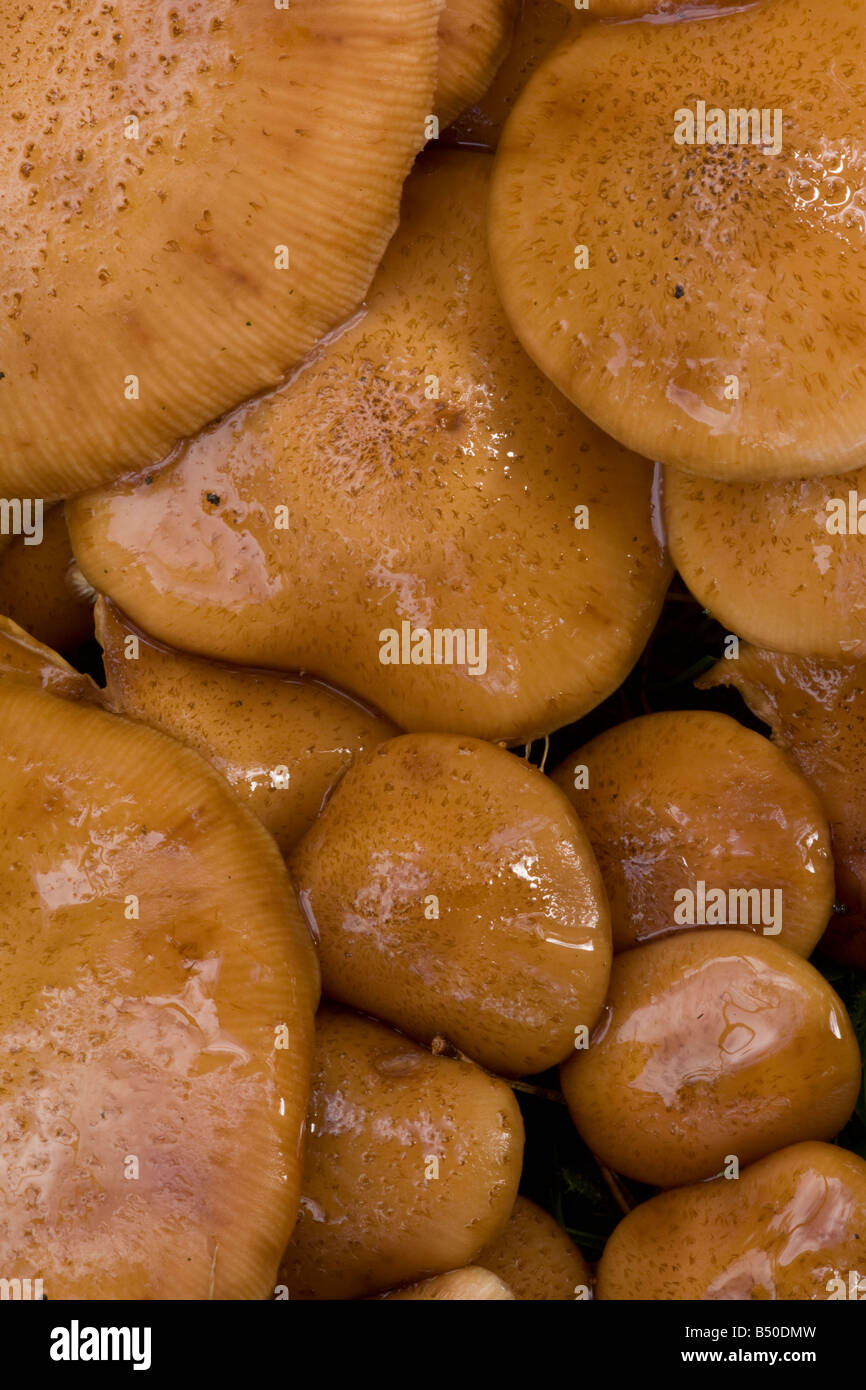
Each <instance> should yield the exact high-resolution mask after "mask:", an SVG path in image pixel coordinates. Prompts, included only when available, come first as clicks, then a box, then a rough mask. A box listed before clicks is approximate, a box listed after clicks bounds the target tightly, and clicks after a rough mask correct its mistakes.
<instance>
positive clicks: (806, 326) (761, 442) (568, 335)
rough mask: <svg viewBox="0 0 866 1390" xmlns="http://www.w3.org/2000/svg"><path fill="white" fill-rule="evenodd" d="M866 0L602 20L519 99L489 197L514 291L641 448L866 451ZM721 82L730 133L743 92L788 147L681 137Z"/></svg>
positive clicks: (535, 329)
mask: <svg viewBox="0 0 866 1390" xmlns="http://www.w3.org/2000/svg"><path fill="white" fill-rule="evenodd" d="M862 21H863V3H862V0H766V2H765V3H762V4H760V5H748V6H742V5H741V6H738V7H737V8H736V9H733V8H732V9H731V10H729V11H726V12H724V13H712V14H708V15H707V16H706V17H692V18H690V19H689V20H688V22H685V21H683V22H666V23H660V22H658V20H650V21H646V22H639V21H638V22H632V23H622V24H617V23H610V24H592V25H588V26H587V27H586V28H585V29H583V30H582V31H581V32H580V34H579V36H578V37H577V39H576V40H575V41H572V42H570V43H566V44H564V45H562V46H561V47H559V48H558V49H557V50H556V51H555V52H554V53H553V54H552V55H551V56H549V57H548V58H547V59H546V60H545V62H544V63H543V64H542V66H541V67H540V68H539V69H538V71H537V72H536V73H535V75H534V76H533V77H532V79H531V80H530V82H529V84H528V85H527V87H526V89H525V90H524V92H523V94H522V96H521V97H520V99H519V100H518V102H517V105H516V106H515V108H514V111H513V112H512V115H511V117H510V119H509V121H508V123H507V125H506V127H505V130H504V132H503V134H502V138H501V140H500V142H499V149H498V154H497V158H496V170H495V174H494V178H493V185H492V194H491V201H490V246H491V253H492V259H493V268H494V272H495V274H496V279H497V283H498V285H499V290H500V293H501V296H502V301H503V304H504V306H505V309H506V310H507V312H508V315H509V317H510V319H511V321H512V323H513V324H514V326H515V329H516V331H517V333H518V336H519V337H520V339H521V341H522V342H523V344H524V346H525V347H526V349H527V351H528V352H529V353H530V354H531V355H532V356H533V357H534V358H535V360H536V361H537V362H538V364H539V366H540V367H541V368H542V369H543V370H544V371H545V372H546V374H547V375H548V376H549V377H550V379H551V380H552V381H553V382H554V383H555V384H556V385H557V386H558V387H559V389H560V390H561V391H563V392H564V393H565V394H566V395H567V396H569V397H570V399H571V400H573V401H574V402H575V404H576V405H578V406H579V407H580V409H581V410H583V411H585V413H586V414H587V415H588V416H589V417H590V418H591V419H593V420H595V421H596V423H597V424H598V425H600V426H601V428H602V429H605V430H607V431H608V433H610V434H612V435H613V436H614V437H615V438H617V439H620V440H622V442H623V443H625V444H627V445H628V447H629V448H631V449H634V450H635V451H636V452H637V453H641V454H645V455H646V456H647V457H648V458H652V459H658V460H660V461H661V462H663V463H669V464H674V465H677V466H679V467H682V468H685V469H688V470H689V471H691V472H693V473H699V474H702V475H707V476H711V477H719V478H728V479H734V478H736V479H739V480H746V479H751V480H760V479H772V478H791V477H798V476H806V475H817V474H821V473H833V472H839V471H843V470H845V469H846V468H853V467H855V466H856V465H857V463H858V462H860V460H861V459H862V448H863V438H864V434H866V365H864V361H863V341H864V337H866V257H864V254H863V253H864V230H863V214H862V211H861V208H860V201H859V200H860V197H861V194H860V182H861V173H860V170H861V167H862V165H863V163H864V161H866V147H864V143H863V139H862V134H861V131H862V122H861V119H860V113H861V112H862V110H863V109H864V106H866V25H864V24H863V22H862ZM842 54H844V63H843V62H842V61H841V59H840V55H842ZM707 98H709V99H708V100H706V107H707V108H709V109H710V110H714V109H719V110H721V111H722V112H723V113H725V130H724V132H718V131H717V130H716V128H715V126H713V128H712V130H711V134H712V135H713V137H714V136H715V135H716V134H717V133H724V134H725V135H728V136H729V135H730V133H731V132H730V130H729V128H728V114H727V113H729V112H730V111H734V112H737V111H740V110H742V111H744V112H745V113H746V116H747V118H748V112H749V111H753V110H754V111H756V112H757V113H758V115H759V116H760V113H761V111H766V112H767V113H768V114H767V129H768V132H769V133H772V129H773V123H774V121H775V117H774V115H773V113H774V112H776V111H778V112H780V113H781V116H780V118H779V122H778V124H777V126H776V129H777V130H778V132H779V133H780V136H781V144H782V148H781V151H780V152H779V153H777V154H773V153H765V152H764V150H763V149H762V148H758V147H756V146H755V145H753V144H749V143H744V144H740V143H730V144H699V143H694V144H679V143H677V141H676V139H675V135H677V134H678V133H679V132H682V131H685V133H686V134H688V133H689V132H688V131H687V130H685V127H686V122H687V118H688V114H689V113H691V114H692V118H693V122H694V126H695V131H694V135H695V138H696V140H697V139H698V138H699V136H700V131H699V130H698V114H699V113H698V105H697V104H698V102H699V101H703V100H705V99H707ZM713 103H717V107H713ZM682 113H685V115H683V114H682ZM735 119H736V130H735V131H734V137H735V139H737V140H738V138H739V135H740V122H739V117H736V118H735ZM748 119H749V122H750V124H749V131H751V129H752V125H751V118H748ZM746 133H747V134H748V133H749V132H748V131H747V132H746ZM578 247H586V248H587V252H588V265H587V268H583V258H582V256H578V255H576V248H578ZM576 262H577V263H578V264H576Z"/></svg>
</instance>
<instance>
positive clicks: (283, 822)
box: [96, 599, 397, 854]
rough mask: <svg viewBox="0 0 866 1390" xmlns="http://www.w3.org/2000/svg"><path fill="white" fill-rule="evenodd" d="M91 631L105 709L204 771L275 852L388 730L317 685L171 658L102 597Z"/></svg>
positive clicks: (289, 843) (291, 840)
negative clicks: (97, 647) (248, 814)
mask: <svg viewBox="0 0 866 1390" xmlns="http://www.w3.org/2000/svg"><path fill="white" fill-rule="evenodd" d="M96 628H97V636H98V637H99V641H100V642H101V643H102V649H103V659H104V662H105V675H106V681H107V686H106V695H107V698H108V700H109V702H110V704H111V706H112V707H113V708H114V709H116V710H118V711H119V712H120V713H122V714H127V715H130V716H131V717H133V718H135V719H140V720H142V721H143V722H144V723H145V724H150V725H152V726H153V727H154V728H158V729H163V730H164V731H165V732H166V733H168V734H172V735H173V737H174V738H176V739H179V740H180V742H181V743H185V744H187V745H188V746H189V747H190V748H194V749H195V750H196V752H197V753H200V754H201V755H202V757H204V758H207V760H208V762H211V763H213V765H214V767H216V768H217V769H218V770H219V771H220V772H221V773H222V775H223V776H224V777H225V778H226V779H227V781H228V782H229V783H230V784H231V786H232V788H233V789H234V791H235V792H236V793H237V795H238V796H239V797H240V799H241V800H242V801H244V802H246V804H247V806H248V807H249V809H250V810H251V811H252V812H253V813H254V814H255V815H256V816H258V818H259V820H260V821H261V822H262V824H263V825H264V826H265V827H266V828H267V829H268V830H269V831H270V832H271V834H272V835H273V837H274V839H275V840H276V842H277V844H278V846H279V848H280V849H281V851H282V852H283V854H287V853H288V852H289V850H290V849H292V847H293V846H294V845H295V844H296V843H297V841H298V840H299V839H300V838H301V836H302V835H303V834H304V833H305V832H306V831H307V830H309V828H310V826H311V825H312V824H313V821H314V820H315V819H316V816H317V815H318V813H319V810H320V808H321V805H322V802H323V801H324V799H325V797H326V796H327V794H328V792H329V791H330V790H331V788H332V787H333V785H334V783H335V782H337V781H338V780H339V778H340V777H341V776H342V774H343V773H344V772H345V770H346V768H347V767H349V766H351V764H352V763H353V762H355V761H356V759H358V758H360V757H363V756H364V755H365V754H366V753H368V752H369V751H370V749H371V748H375V747H376V745H377V744H379V743H381V742H382V741H383V739H386V738H391V737H392V736H393V735H394V734H395V733H396V732H397V730H396V729H395V728H394V726H393V724H391V723H390V722H389V721H388V720H387V719H383V718H382V717H381V716H380V715H377V714H375V713H373V711H372V710H368V709H365V708H364V706H363V705H360V704H358V703H357V702H356V701H355V700H351V699H349V697H348V696H346V695H342V694H341V693H340V692H339V691H337V690H332V689H331V688H330V687H328V686H326V685H323V684H322V683H321V681H315V680H310V679H308V678H307V677H305V676H287V675H285V674H283V673H276V672H272V671H251V670H249V669H239V668H237V667H234V668H233V667H228V666H221V665H216V664H215V663H213V662H209V661H203V660H201V658H199V657H192V656H185V655H184V654H183V653H182V652H176V651H171V650H170V649H169V648H168V647H163V646H161V645H160V644H159V643H156V642H153V641H151V639H150V638H149V637H147V636H146V635H145V634H144V633H142V632H139V631H138V630H137V629H136V628H135V627H134V626H133V624H131V623H130V622H129V621H128V619H126V618H125V617H124V616H123V614H121V613H119V612H118V610H117V609H116V608H114V607H113V605H112V604H110V603H108V602H107V601H106V600H105V599H100V600H99V602H98V604H97V611H96ZM130 637H131V638H132V645H130V641H129V639H130Z"/></svg>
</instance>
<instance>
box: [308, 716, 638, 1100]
mask: <svg viewBox="0 0 866 1390" xmlns="http://www.w3.org/2000/svg"><path fill="white" fill-rule="evenodd" d="M289 863H290V868H291V872H292V876H293V878H294V881H295V883H296V884H297V887H298V893H299V896H300V900H301V903H302V905H303V907H304V910H305V911H306V913H307V915H308V917H309V920H310V924H311V927H312V929H313V933H314V936H315V938H316V941H317V944H318V947H319V956H320V959H321V963H322V977H323V981H324V988H325V992H326V993H327V994H328V995H329V996H330V997H331V998H333V999H339V1000H341V1001H342V1002H343V1003H345V1004H351V1005H352V1006H353V1007H355V1008H358V1009H364V1010H365V1011H366V1012H368V1013H372V1014H375V1015H376V1016H377V1017H378V1018H383V1019H386V1020H387V1021H388V1022H389V1023H392V1024H394V1026H395V1027H398V1028H402V1029H404V1030H405V1031H406V1032H407V1033H409V1034H411V1035H412V1036H413V1037H416V1038H418V1039H420V1040H421V1041H423V1042H431V1041H433V1040H434V1039H435V1038H436V1037H438V1036H442V1037H444V1038H445V1039H447V1040H448V1042H450V1043H451V1044H453V1045H454V1046H455V1047H457V1048H459V1049H461V1050H462V1051H463V1052H465V1053H467V1054H468V1055H469V1056H470V1057H473V1058H474V1059H475V1060H476V1061H477V1062H480V1063H481V1064H482V1065H483V1066H485V1067H489V1068H490V1070H491V1071H495V1072H501V1073H503V1074H505V1075H509V1076H520V1075H523V1074H526V1073H534V1072H540V1071H543V1070H544V1069H545V1068H546V1067H550V1066H553V1065H555V1063H557V1062H561V1061H562V1060H563V1058H565V1057H567V1056H568V1055H569V1053H570V1052H571V1050H572V1048H573V1047H574V1046H575V1041H576V1039H577V1038H579V1037H581V1036H587V1037H588V1034H589V1030H590V1029H591V1028H592V1026H593V1024H594V1023H595V1021H596V1019H597V1018H598V1016H599V1014H600V1012H601V1009H602V1006H603V1004H604V999H605V992H606V990H607V984H608V978H609V973H610V955H611V945H610V924H609V914H608V905H607V899H606V897H605V892H604V887H603V885H602V881H601V875H600V873H599V870H598V865H597V864H596V861H595V858H594V856H593V853H592V850H591V848H590V845H589V841H588V839H587V836H586V833H585V831H584V830H583V828H582V826H581V824H580V821H579V820H578V818H577V816H576V814H575V812H574V811H573V810H572V808H571V806H570V805H569V804H568V801H567V799H566V797H565V796H563V794H562V792H561V791H560V790H559V788H558V787H555V786H554V785H553V784H552V782H551V781H550V780H549V779H548V778H546V777H544V776H543V774H542V773H540V772H538V771H537V770H536V769H535V768H533V767H529V766H527V765H526V764H525V763H524V762H522V761H521V760H520V759H519V758H516V757H514V756H513V755H512V754H511V753H507V752H505V751H504V750H503V749H501V748H494V747H493V746H492V745H490V744H485V743H481V742H479V741H478V740H477V739H465V738H456V737H452V736H450V735H447V734H412V735H405V736H403V737H401V738H395V739H392V740H390V742H388V743H382V744H380V745H379V747H378V748H377V749H376V750H375V752H374V753H373V755H372V756H371V757H370V758H369V759H368V760H367V761H366V762H364V763H360V764H358V765H356V766H355V767H353V768H350V770H349V771H348V772H347V773H346V775H345V777H344V778H343V780H342V781H341V782H340V783H339V784H338V786H337V787H336V789H335V791H334V793H333V795H332V796H331V798H330V800H329V801H328V803H327V805H326V806H325V809H324V811H323V812H322V815H321V816H320V817H319V819H318V820H317V821H316V823H315V825H314V826H313V828H312V830H310V831H309V833H308V834H307V835H306V836H305V837H304V839H303V840H302V841H301V843H300V844H299V845H298V847H297V849H296V850H295V851H294V853H293V855H292V856H291V859H290V861H289Z"/></svg>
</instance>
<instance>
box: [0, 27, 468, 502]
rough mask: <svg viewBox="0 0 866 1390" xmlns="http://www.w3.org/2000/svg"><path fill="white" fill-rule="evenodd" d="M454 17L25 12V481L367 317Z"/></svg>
mask: <svg viewBox="0 0 866 1390" xmlns="http://www.w3.org/2000/svg"><path fill="white" fill-rule="evenodd" d="M440 8H441V5H440V0H401V3H400V4H399V5H395V4H394V3H393V0H327V3H323V0H291V5H290V6H289V5H284V4H275V3H267V4H261V3H257V2H255V0H231V2H230V3H229V0H215V2H214V3H211V4H206V5H202V4H198V3H195V4H194V3H189V0H181V3H178V4H176V5H175V6H173V7H171V8H170V7H168V6H156V7H154V6H153V5H151V4H147V3H140V0H137V2H136V3H134V4H126V5H124V8H123V23H122V24H121V23H119V18H118V15H117V14H115V13H114V12H113V11H111V10H109V9H108V8H106V9H103V10H100V11H99V12H98V13H96V14H94V12H93V7H92V6H91V5H89V4H84V3H81V0H75V3H72V2H71V0H70V3H69V4H67V5H65V6H64V8H63V12H62V17H59V16H58V13H57V12H55V11H53V10H51V9H50V8H49V9H46V8H45V7H44V6H41V5H22V6H17V7H11V8H10V7H9V6H6V7H5V10H4V15H3V18H2V20H0V136H2V139H0V191H2V203H3V225H2V227H0V250H2V261H3V267H4V277H5V284H6V292H5V295H4V315H3V321H4V338H3V345H2V360H0V458H2V464H0V477H2V490H3V491H4V493H5V495H7V496H8V495H9V493H8V491H7V489H12V490H13V491H14V492H16V493H18V492H21V493H24V494H26V495H30V496H32V495H38V496H41V497H44V498H46V499H48V498H56V497H61V496H66V495H69V494H71V493H74V492H80V491H81V490H82V489H84V488H86V487H89V486H93V485H94V484H95V483H98V482H102V481H105V480H108V479H110V478H116V477H119V476H120V475H121V474H123V473H125V472H128V471H129V470H130V469H136V468H142V467H144V466H145V465H146V464H149V463H151V462H152V461H155V460H158V459H160V458H162V457H164V456H165V455H166V454H167V453H168V451H169V450H170V449H171V448H172V447H173V446H174V444H175V443H176V441H177V440H178V439H180V438H182V437H184V436H187V435H190V434H192V433H194V432H195V431H196V430H198V429H200V428H201V427H202V426H203V425H205V424H206V423H207V422H208V421H209V420H212V419H213V418H214V417H215V416H217V415H219V414H220V413H221V412H222V411H224V410H226V409H227V408H229V407H231V406H235V405H237V404H238V403H239V402H240V401H243V400H246V399H247V398H248V397H249V396H251V395H252V394H254V393H255V392H257V391H260V390H262V389H264V388H270V387H272V386H274V385H275V383H276V382H278V381H279V380H280V379H281V378H282V377H283V376H284V374H285V372H286V370H287V369H288V368H289V367H291V366H293V365H295V364H297V363H298V362H300V361H301V360H302V359H303V357H304V356H305V354H306V353H308V352H309V351H310V350H311V348H312V347H313V346H314V344H315V343H316V342H317V341H318V340H319V339H320V338H321V337H322V335H323V334H324V333H326V332H328V331H330V330H331V329H333V328H334V327H335V325H337V324H339V323H340V322H341V321H342V320H343V319H344V318H345V317H346V315H347V314H349V313H351V312H352V311H354V310H355V308H356V307H357V305H358V303H359V301H360V300H361V298H362V296H363V295H364V293H365V291H366V289H367V287H368V285H369V282H370V278H371V276H372V274H373V271H374V270H375V267H376V265H377V263H378V261H379V259H380V257H381V255H382V252H383V251H384V249H385V246H386V245H387V242H388V239H389V237H390V235H391V234H392V232H393V229H394V226H395V225H396V216H397V205H398V199H399V193H400V187H401V184H402V182H403V179H404V178H405V176H406V174H407V173H408V170H409V167H410V165H411V162H412V160H413V158H414V156H415V154H416V153H417V151H418V149H419V148H420V147H421V145H422V144H423V142H424V121H425V118H426V117H427V115H428V113H429V112H430V110H431V102H432V99H433V90H434V83H435V73H436V66H437V61H438V55H437V27H438V21H439V13H440ZM77 113H81V115H80V117H79V114H77Z"/></svg>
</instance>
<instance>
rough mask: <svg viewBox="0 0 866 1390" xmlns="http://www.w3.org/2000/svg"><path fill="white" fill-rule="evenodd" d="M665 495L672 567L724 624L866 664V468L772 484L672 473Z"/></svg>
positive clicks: (797, 650) (780, 644)
mask: <svg viewBox="0 0 866 1390" xmlns="http://www.w3.org/2000/svg"><path fill="white" fill-rule="evenodd" d="M861 494H862V496H863V499H864V500H863V502H862V522H863V530H862V533H861V531H860V529H859V523H860V520H861V511H860V508H861V504H860V501H859V498H860V495H861ZM663 495H664V523H665V529H666V532H667V536H668V540H669V543H670V547H671V552H672V554H673V557H674V561H675V563H676V566H677V568H678V570H679V571H680V574H681V575H682V577H683V579H684V581H685V583H686V584H687V585H688V587H689V588H690V590H691V591H692V593H693V594H694V596H695V598H696V599H697V600H698V602H699V603H701V604H702V605H703V606H704V607H705V608H707V609H708V610H709V612H710V613H712V615H713V617H715V618H717V619H718V621H719V622H721V623H724V624H725V625H726V626H728V627H729V628H730V629H731V631H733V632H736V633H739V635H740V636H741V637H745V638H747V639H748V640H749V641H750V642H755V643H757V644H758V645H760V646H766V647H773V648H775V649H776V650H778V651H784V652H791V653H794V654H795V655H798V656H811V657H816V658H818V659H821V660H828V661H852V660H855V659H856V660H858V661H862V660H863V659H864V658H866V468H859V469H857V470H856V472H854V473H851V474H848V475H845V476H835V477H830V478H812V479H803V480H800V481H799V482H787V483H775V484H773V485H772V486H768V485H766V484H764V485H757V484H754V483H753V484H740V483H719V482H710V481H708V480H706V479H700V478H690V477H688V476H687V475H686V474H685V473H681V472H679V471H678V470H676V469H668V470H667V471H666V473H665V478H664V490H663Z"/></svg>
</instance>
